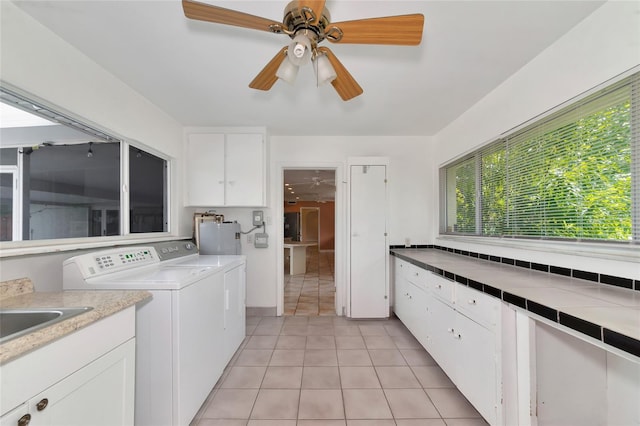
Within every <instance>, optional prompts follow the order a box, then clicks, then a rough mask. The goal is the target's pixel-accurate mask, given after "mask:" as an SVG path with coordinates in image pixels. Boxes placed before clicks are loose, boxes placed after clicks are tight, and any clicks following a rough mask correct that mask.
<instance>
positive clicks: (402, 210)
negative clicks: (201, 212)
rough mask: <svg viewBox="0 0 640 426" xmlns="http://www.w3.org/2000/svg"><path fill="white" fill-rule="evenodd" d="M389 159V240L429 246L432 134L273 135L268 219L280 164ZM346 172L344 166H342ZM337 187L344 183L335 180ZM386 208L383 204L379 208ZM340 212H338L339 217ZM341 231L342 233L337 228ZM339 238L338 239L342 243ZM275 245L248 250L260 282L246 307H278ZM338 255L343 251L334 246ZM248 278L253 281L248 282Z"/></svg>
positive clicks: (270, 229) (275, 223) (274, 224)
mask: <svg viewBox="0 0 640 426" xmlns="http://www.w3.org/2000/svg"><path fill="white" fill-rule="evenodd" d="M367 156H372V157H389V159H390V165H389V173H388V185H389V196H390V200H389V206H388V208H389V216H390V217H389V242H390V244H405V241H406V240H407V239H408V240H409V241H410V243H411V244H427V243H428V241H430V240H433V238H434V234H433V233H432V231H433V229H431V228H430V226H429V223H430V222H431V218H429V214H430V209H429V206H430V203H431V201H432V198H433V195H434V194H433V192H432V188H433V187H432V184H431V182H430V179H431V175H430V170H428V168H427V167H425V159H426V158H429V156H430V139H429V138H428V137H419V136H414V137H405V136H399V137H395V136H394V137H387V136H384V137H382V136H380V137H372V136H359V137H346V136H272V137H271V138H270V164H271V165H270V194H269V196H270V197H269V199H270V201H269V209H267V211H266V212H265V217H270V216H271V215H272V214H274V212H276V211H277V210H278V209H277V205H276V203H277V202H278V200H279V199H281V197H278V193H281V192H282V190H283V189H282V187H279V186H278V185H279V179H277V178H276V175H275V174H276V173H279V172H280V170H281V169H282V167H283V166H284V167H293V166H297V167H313V166H317V167H319V168H321V167H322V166H326V165H335V164H340V165H342V167H343V169H344V168H345V167H346V164H347V158H348V157H367ZM343 171H344V170H343ZM337 185H343V186H344V185H345V183H342V182H337ZM381 208H382V206H381ZM338 214H340V213H339V212H338V211H336V215H338ZM271 219H272V220H271V225H268V226H267V232H268V233H269V234H270V235H271V236H272V237H273V236H276V235H279V234H280V232H279V231H278V230H277V228H276V227H279V226H281V222H282V221H281V219H280V218H275V217H272V218H271ZM337 232H340V231H339V230H337ZM338 239H339V238H337V239H336V242H338ZM275 250H276V245H275V243H272V244H271V247H270V248H269V249H268V250H266V251H265V250H260V249H254V250H253V251H249V252H247V255H248V267H247V268H248V270H249V272H248V277H249V276H250V275H251V274H252V272H251V268H252V267H253V266H252V264H253V265H256V267H259V268H260V272H259V276H260V278H259V281H258V282H254V283H249V284H248V285H249V290H248V294H247V304H248V306H265V307H267V306H268V307H273V306H276V290H277V288H276V286H277V282H276V281H277V269H276V268H277V267H278V265H277V264H276V262H277V260H276V259H277V253H276V252H275ZM336 251H337V253H339V249H338V248H337V249H336ZM248 281H249V280H248Z"/></svg>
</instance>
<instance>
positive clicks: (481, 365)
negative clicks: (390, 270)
mask: <svg viewBox="0 0 640 426" xmlns="http://www.w3.org/2000/svg"><path fill="white" fill-rule="evenodd" d="M394 276H395V293H394V296H395V306H394V311H395V313H396V315H397V316H398V318H400V320H401V321H402V322H403V323H404V324H405V325H406V326H407V328H408V329H409V331H411V333H412V334H413V335H414V336H415V337H416V339H417V340H418V341H419V342H420V343H421V344H422V346H424V347H425V349H426V350H427V351H429V353H430V354H431V356H432V357H433V358H434V359H435V360H436V362H438V364H439V365H440V367H441V368H442V370H443V371H444V372H445V373H446V374H447V375H448V376H449V378H450V379H451V380H452V381H453V383H455V385H456V386H457V387H458V389H459V390H460V391H461V392H462V393H463V394H464V396H465V397H466V398H467V399H468V400H469V402H471V404H472V405H473V406H474V407H475V408H476V409H477V410H478V412H479V413H480V414H481V415H482V416H483V417H484V418H485V420H486V421H487V422H489V424H492V425H496V424H502V421H501V420H500V419H501V410H502V407H501V386H500V383H501V371H500V369H499V368H498V366H499V365H500V338H499V333H496V326H497V324H498V322H499V317H500V303H501V302H500V301H499V300H497V299H493V298H492V297H490V296H488V295H486V294H483V293H481V292H479V291H477V290H474V289H472V288H469V287H466V286H462V285H460V284H457V283H454V282H452V281H450V280H447V279H445V278H443V277H441V276H439V275H435V274H433V273H431V272H429V271H426V270H424V269H422V268H419V267H417V266H415V265H412V264H411V263H409V262H406V261H404V260H402V259H398V258H395V272H394ZM492 299H493V300H492Z"/></svg>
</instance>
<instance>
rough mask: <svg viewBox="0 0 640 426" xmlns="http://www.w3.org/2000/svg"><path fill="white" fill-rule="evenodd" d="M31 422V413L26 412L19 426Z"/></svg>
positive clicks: (24, 425) (25, 425) (19, 421)
mask: <svg viewBox="0 0 640 426" xmlns="http://www.w3.org/2000/svg"><path fill="white" fill-rule="evenodd" d="M30 422H31V414H25V415H24V416H22V417H20V420H18V426H27V425H28V424H29V423H30Z"/></svg>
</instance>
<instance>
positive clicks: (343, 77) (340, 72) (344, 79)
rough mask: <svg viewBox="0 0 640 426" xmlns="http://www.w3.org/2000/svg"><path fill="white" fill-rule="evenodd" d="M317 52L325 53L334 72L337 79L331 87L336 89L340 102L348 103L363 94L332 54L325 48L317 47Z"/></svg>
mask: <svg viewBox="0 0 640 426" xmlns="http://www.w3.org/2000/svg"><path fill="white" fill-rule="evenodd" d="M318 50H319V51H321V52H323V53H326V55H327V58H329V62H331V65H332V66H333V69H334V70H336V75H337V77H336V78H335V79H334V80H333V81H332V82H331V85H332V86H333V88H334V89H336V92H338V95H340V97H341V98H342V100H343V101H348V100H349V99H353V98H355V97H356V96H359V95H361V94H362V92H363V90H362V87H360V85H359V84H358V83H357V82H356V80H355V79H354V78H353V77H352V76H351V74H349V71H347V69H346V68H345V67H344V65H342V62H340V61H339V60H338V58H336V56H335V55H334V54H333V52H332V51H331V50H329V48H327V47H319V48H318Z"/></svg>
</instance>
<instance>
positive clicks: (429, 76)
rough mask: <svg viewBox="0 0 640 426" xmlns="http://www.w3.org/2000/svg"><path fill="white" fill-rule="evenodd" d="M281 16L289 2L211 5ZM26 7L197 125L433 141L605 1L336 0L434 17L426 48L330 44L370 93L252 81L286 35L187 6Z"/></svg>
mask: <svg viewBox="0 0 640 426" xmlns="http://www.w3.org/2000/svg"><path fill="white" fill-rule="evenodd" d="M205 1H208V2H209V3H211V4H215V5H218V6H222V7H226V8H230V9H235V10H240V11H243V12H246V13H251V14H253V15H258V16H262V17H265V18H269V19H273V20H276V21H280V20H281V19H282V11H283V9H284V7H285V5H286V4H287V1H286V0H283V1H270V0H260V1H238V0H236V1H211V0H205ZM16 3H17V4H18V5H19V7H21V8H22V9H23V10H25V11H26V12H27V13H29V14H31V15H32V16H33V17H34V18H35V19H37V20H38V21H40V22H41V23H42V24H44V25H45V26H47V27H49V28H50V29H51V30H52V31H54V32H55V33H57V34H58V35H59V36H60V37H62V38H63V39H65V40H67V41H68V42H69V43H70V44H72V45H74V46H75V47H77V48H78V49H79V50H81V51H82V52H84V53H85V54H86V55H87V56H89V57H91V58H92V59H93V60H94V61H95V62H97V63H98V64H100V65H101V66H103V67H104V68H106V69H107V70H109V71H110V72H112V73H113V74H115V75H116V76H117V77H118V78H120V79H121V80H122V81H124V82H125V83H126V84H128V85H129V86H131V87H132V88H134V89H135V90H137V91H138V92H139V93H141V94H142V95H143V96H145V97H146V98H148V99H149V100H151V101H152V102H153V103H154V104H156V105H157V106H159V107H160V108H161V109H163V110H164V111H166V112H167V113H168V114H170V115H171V116H173V117H174V118H175V119H176V120H177V121H178V122H180V123H182V124H183V125H185V126H266V127H267V128H268V131H269V133H270V134H271V135H343V136H349V135H433V134H435V133H437V132H438V131H439V130H440V129H442V128H443V127H444V126H446V125H447V124H448V123H450V122H451V121H452V120H453V119H455V118H456V117H458V116H459V115H460V114H462V113H463V112H464V111H465V110H467V109H468V108H469V107H471V106H472V105H473V104H474V103H476V102H477V101H478V100H480V99H481V98H482V97H483V96H485V95H486V94H487V93H489V92H490V91H491V90H492V89H494V88H495V87H496V86H498V85H499V84H500V83H501V82H503V81H504V80H505V79H506V78H507V77H509V76H510V75H511V74H513V73H514V72H515V71H517V70H518V69H519V68H521V67H522V66H523V65H525V64H526V63H527V62H528V61H530V60H531V59H532V58H534V57H535V56H536V55H538V54H539V53H540V52H541V51H542V50H544V49H545V48H546V47H548V46H549V45H551V44H552V43H553V42H554V40H556V39H558V38H559V37H560V36H562V35H563V34H564V33H566V32H567V31H568V30H570V29H571V28H572V27H573V26H575V25H576V24H577V23H578V22H580V21H581V20H582V19H584V18H585V17H586V16H587V15H589V14H590V13H591V12H592V11H593V10H595V9H596V8H598V7H599V6H600V5H601V4H602V3H603V2H602V1H595V0H588V1H577V0H569V1H541V0H536V1H506V0H503V1H482V0H473V1H453V0H450V1H364V0H328V1H327V8H329V10H330V12H331V17H332V21H333V22H340V21H346V20H352V19H361V18H367V17H377V16H388V15H399V14H408V13H422V14H424V16H425V30H424V35H423V41H422V44H421V45H420V46H417V47H415V46H413V47H409V46H371V45H340V44H337V45H336V44H331V43H329V42H328V41H326V40H325V41H324V42H323V45H326V46H329V47H330V48H331V49H332V51H333V52H334V53H335V54H336V56H337V57H338V58H339V59H340V61H341V62H342V63H343V65H344V66H345V67H346V68H347V69H348V70H349V71H350V73H351V74H352V75H353V76H354V78H355V79H356V80H357V81H358V83H359V84H360V85H361V86H362V88H363V89H364V94H363V95H361V96H359V97H357V98H355V99H353V100H351V101H348V102H343V101H342V100H341V99H340V98H339V96H338V95H337V94H336V93H335V92H334V90H333V88H332V87H331V86H330V85H328V86H326V87H325V86H323V87H320V88H316V87H315V82H314V78H313V71H312V69H311V67H310V66H307V67H306V68H304V69H301V70H300V73H299V76H298V81H297V82H296V84H295V86H290V85H288V84H287V83H284V82H281V81H279V82H277V83H276V84H275V86H274V87H273V88H272V89H271V90H270V91H269V92H261V91H256V90H253V89H250V88H249V87H248V84H249V82H250V81H251V80H252V79H253V78H254V77H255V76H256V75H257V74H258V72H259V71H260V70H261V69H262V67H264V65H265V64H266V63H267V62H268V61H269V60H270V59H271V58H272V57H273V56H274V55H275V54H276V52H278V50H279V49H280V48H281V47H283V46H284V45H285V44H287V43H288V41H289V38H288V37H287V36H285V35H275V34H270V33H267V32H261V31H255V30H249V29H244V28H237V27H230V26H225V25H219V24H212V23H207V22H198V21H192V20H189V19H187V18H185V17H184V14H183V11H182V5H181V2H180V1H179V0H161V1H156V0H144V1H127V0H121V1H115V0H111V1H97V0H91V1H88V0H86V1H82V0H80V1H79V0H73V1H61V0H49V1H32V0H22V1H16Z"/></svg>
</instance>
